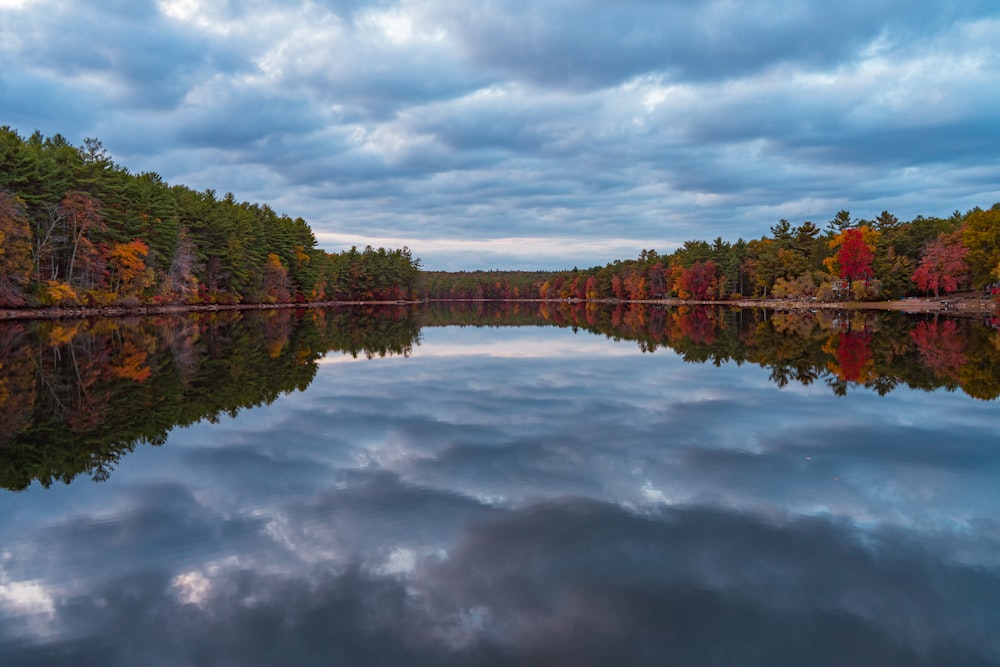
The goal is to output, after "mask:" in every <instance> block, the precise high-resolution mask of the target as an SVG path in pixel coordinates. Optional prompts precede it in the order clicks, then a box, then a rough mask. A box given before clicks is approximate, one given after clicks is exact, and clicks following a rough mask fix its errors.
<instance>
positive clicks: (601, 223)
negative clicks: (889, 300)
mask: <svg viewBox="0 0 1000 667" xmlns="http://www.w3.org/2000/svg"><path fill="white" fill-rule="evenodd" d="M998 44H1000V4H998V3H997V2H996V1H995V0H959V1H941V0H934V1H928V0H842V1H840V2H828V1H826V0H817V1H812V0H756V1H754V2H745V3H740V2H732V0H709V1H706V2H698V3H694V2H689V1H688V0H648V1H647V0H621V1H619V2H613V3H611V2H595V1H593V0H577V1H575V2H573V1H570V0H530V2H529V1H528V0H507V1H501V0H498V1H490V2H486V1H484V2H453V1H448V0H400V1H393V0H311V1H310V0H307V1H295V0H280V1H279V0H246V1H243V2H239V1H236V0H228V1H227V0H216V1H210V0H0V64H2V66H0V125H9V126H11V127H13V128H14V129H16V130H18V131H19V132H21V134H22V135H24V136H26V135H28V134H30V133H31V132H33V131H34V130H40V131H41V132H42V133H43V134H45V135H47V136H50V135H52V134H55V133H61V134H62V135H63V136H65V137H66V138H67V139H68V140H69V141H70V142H72V143H74V144H76V145H81V144H82V142H83V140H84V138H86V137H96V138H98V139H100V140H101V141H102V142H103V143H104V146H105V147H106V148H107V149H108V151H109V152H110V153H111V155H112V157H113V158H114V159H115V161H116V162H117V163H118V164H120V165H122V166H125V167H127V168H128V169H130V170H131V171H134V172H143V171H155V172H157V173H159V174H160V175H161V176H163V178H165V179H166V180H167V181H168V182H170V183H171V184H182V185H186V186H188V187H191V188H194V189H196V190H204V189H209V188H210V189H214V190H216V191H217V192H219V193H220V194H222V193H225V192H233V193H234V194H235V195H236V196H237V198H238V199H240V200H246V201H259V202H267V203H269V204H271V206H272V207H273V208H274V209H275V210H277V211H279V212H281V213H287V214H288V215H291V216H302V217H303V218H305V219H306V220H307V221H308V222H309V223H310V225H311V226H312V228H313V230H314V231H315V232H316V236H317V240H318V243H319V245H320V247H322V248H324V249H326V250H329V251H339V250H343V249H346V248H348V247H350V246H351V245H359V246H363V245H366V244H371V245H374V246H380V245H384V246H387V247H399V246H402V245H407V246H409V247H410V248H411V249H412V250H413V253H414V255H416V256H417V257H420V258H421V259H422V262H423V266H424V268H427V269H444V270H456V269H475V268H483V269H492V268H510V269H515V268H518V269H562V268H571V267H572V266H577V265H578V266H580V267H585V266H592V265H599V264H605V263H607V262H609V261H612V260H614V259H625V258H630V257H635V256H637V255H638V253H639V251H640V250H641V249H643V248H655V249H656V250H658V251H660V252H661V253H665V252H669V251H671V250H673V249H674V248H676V247H677V246H678V245H680V244H682V243H683V242H684V241H686V240H691V239H705V240H711V239H714V238H716V237H718V236H721V237H722V238H723V239H726V240H729V241H735V240H736V239H737V238H738V237H743V238H746V239H749V238H757V237H759V236H761V235H763V234H765V233H768V231H769V228H770V227H771V226H772V225H773V224H775V223H776V222H777V221H778V220H779V219H782V218H786V219H788V220H790V221H791V222H793V223H795V224H800V223H801V222H803V221H805V220H812V221H814V222H816V223H817V224H819V225H820V226H823V225H825V223H826V222H827V221H829V220H830V219H832V218H833V216H834V215H835V214H836V213H837V211H839V210H841V209H847V210H849V211H850V212H851V214H852V216H854V217H857V218H869V219H871V218H874V217H875V216H876V215H878V214H879V213H880V212H881V211H883V210H889V211H890V212H892V213H894V214H895V215H897V216H898V217H899V218H900V219H902V220H909V219H912V218H913V217H915V216H917V215H926V216H948V215H950V214H951V213H952V212H953V211H955V210H959V211H963V212H964V211H966V210H968V209H970V208H972V207H974V206H982V207H984V208H985V207H988V206H991V205H992V204H993V203H995V202H997V201H1000V114H998V113H997V109H998V108H1000V47H998V46H997V45H998Z"/></svg>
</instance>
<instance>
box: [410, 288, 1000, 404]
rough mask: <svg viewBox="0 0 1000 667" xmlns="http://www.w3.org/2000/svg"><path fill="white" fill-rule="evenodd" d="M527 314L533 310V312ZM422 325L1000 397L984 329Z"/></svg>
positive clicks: (443, 310) (602, 314)
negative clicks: (614, 344) (547, 331)
mask: <svg viewBox="0 0 1000 667" xmlns="http://www.w3.org/2000/svg"><path fill="white" fill-rule="evenodd" d="M532 307H533V308H532ZM421 320H422V321H423V322H424V323H425V324H429V325H443V324H475V323H477V322H478V323H480V324H483V323H489V324H491V325H496V324H498V323H501V322H509V323H511V324H535V325H538V324H552V325H556V326H562V327H574V328H576V329H584V330H587V331H591V332H594V333H599V334H603V335H605V336H607V337H609V338H612V339H615V340H633V341H635V342H636V343H637V344H638V345H639V348H640V349H641V350H642V351H643V352H655V351H656V350H657V349H659V348H661V347H666V348H669V349H672V350H674V351H675V352H677V353H678V354H680V355H681V356H682V357H683V358H684V360H685V361H690V362H696V363H704V362H712V363H713V364H715V365H719V364H722V363H726V362H735V363H737V364H741V363H747V362H749V363H755V364H758V365H760V366H762V367H764V368H767V369H769V370H770V378H771V381H772V382H774V383H775V384H776V385H777V386H779V387H785V386H787V385H789V384H790V383H798V384H802V385H810V384H813V383H814V382H816V381H818V380H822V381H823V382H825V384H826V385H827V386H829V387H830V389H831V390H832V391H833V392H834V393H835V394H837V395H844V394H846V393H847V392H848V391H849V390H850V389H851V388H852V387H865V388H867V389H870V390H872V391H874V392H876V393H878V394H879V395H884V394H887V393H889V392H891V391H893V390H894V389H895V388H896V387H898V386H900V385H904V386H909V387H911V388H915V389H922V390H928V391H930V390H933V389H938V388H944V389H947V390H955V389H962V390H963V391H964V392H965V393H967V394H968V395H970V396H973V397H975V398H980V399H984V400H993V399H995V398H997V397H998V396H1000V330H998V329H997V327H996V326H991V323H990V322H989V321H987V322H980V321H978V320H974V319H954V318H942V317H940V316H937V315H933V316H912V315H905V314H902V313H893V312H878V311H831V310H819V311H816V312H811V311H809V310H792V311H785V312H776V311H770V310H766V309H737V308H728V307H712V306H681V307H678V308H669V307H665V306H659V305H650V304H640V303H625V302H617V303H615V302H608V303H599V302H593V301H591V302H586V303H585V302H573V301H564V302H551V301H550V302H539V303H523V302H522V303H508V302H493V303H484V302H478V303H475V304H463V303H447V304H433V305H432V307H431V308H430V309H428V310H426V311H422V313H421Z"/></svg>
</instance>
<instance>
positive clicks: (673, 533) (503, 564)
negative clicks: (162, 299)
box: [0, 306, 1000, 666]
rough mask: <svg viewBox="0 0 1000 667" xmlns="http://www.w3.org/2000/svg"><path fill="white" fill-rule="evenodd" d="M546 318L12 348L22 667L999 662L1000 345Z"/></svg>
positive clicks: (957, 325)
mask: <svg viewBox="0 0 1000 667" xmlns="http://www.w3.org/2000/svg"><path fill="white" fill-rule="evenodd" d="M537 308H538V307H537V306H530V307H525V309H523V310H521V309H512V308H510V307H508V308H506V309H501V310H498V311H495V312H494V311H483V310H480V311H479V312H469V311H468V310H464V309H462V308H457V307H456V308H455V309H451V310H447V309H446V310H439V311H435V312H434V313H418V312H414V311H410V310H401V309H400V310H394V311H366V312H363V313H358V312H327V313H319V314H318V313H292V312H291V311H284V312H276V313H271V314H269V315H259V314H256V313H250V314H245V315H231V316H221V315H220V316H212V317H209V316H203V317H197V318H171V319H167V320H132V321H128V322H116V323H107V322H105V323H100V322H77V323H44V324H41V325H36V324H31V325H29V324H18V325H5V327H6V328H4V329H0V344H2V345H4V346H5V347H2V348H0V349H2V350H3V351H2V352H0V362H2V364H3V366H2V368H0V379H2V383H0V404H2V408H3V416H2V417H0V419H2V420H4V421H3V424H2V426H0V429H3V430H2V431H0V453H2V459H0V465H2V466H3V469H2V471H0V481H2V482H3V486H4V487H5V488H4V489H0V517H3V518H2V519H0V664H3V665H34V664H38V665H130V666H131V665H151V666H155V665H234V666H236V665H240V666H243V665H331V664H338V665H339V664H345V665H451V664H454V665H479V664H483V665H487V664H488V665H507V664H516V665H528V664H539V665H590V664H595V665H604V664H607V665H646V664H648V665H663V664H677V665H997V664H1000V520H998V513H997V508H998V507H1000V403H998V402H997V401H996V400H995V394H994V393H993V392H994V391H995V390H997V388H998V387H1000V378H998V371H997V368H998V366H997V365H994V361H993V360H994V359H995V358H996V355H997V354H1000V331H998V330H996V329H994V328H991V327H990V326H986V325H983V324H981V323H979V322H967V321H948V320H940V319H937V320H935V319H932V318H906V317H895V318H877V317H875V316H858V315H854V316H843V317H836V316H832V315H823V314H820V315H819V316H818V318H817V317H814V316H813V315H811V314H804V315H794V316H786V315H777V316H776V315H775V314H767V313H759V312H758V313H735V312H725V313H723V312H718V311H706V312H700V311H698V312H680V313H679V312H676V311H656V312H646V311H644V312H618V313H617V314H615V312H612V311H607V312H605V311H593V310H592V311H591V312H589V313H588V312H587V311H586V310H577V311H576V312H574V311H572V310H564V311H562V312H555V311H547V310H546V311H544V312H539V311H538V310H537ZM227 318H228V319H227ZM476 321H479V322H484V321H485V322H491V323H492V324H504V323H512V322H513V323H520V324H522V326H493V327H471V326H456V325H457V324H469V323H472V322H476ZM421 323H423V324H433V325H434V326H424V327H423V328H420V324H421ZM546 324H559V325H565V326H545V325H546ZM570 325H575V326H576V328H570ZM73 327H76V328H75V329H74V328H73ZM588 329H589V330H588ZM636 341H638V344H637V342H636ZM979 346H984V347H982V348H980V347H979ZM644 350H646V351H644ZM649 350H655V351H653V352H650V351H649ZM765 350H768V351H769V352H768V353H767V354H769V355H771V356H765ZM694 361H699V362H702V361H703V362H705V363H693V362H694ZM984 399H988V400H984ZM95 480H97V481H95Z"/></svg>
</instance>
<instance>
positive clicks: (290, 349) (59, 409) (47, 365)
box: [0, 307, 419, 490]
mask: <svg viewBox="0 0 1000 667" xmlns="http://www.w3.org/2000/svg"><path fill="white" fill-rule="evenodd" d="M418 338H419V329H418V326H417V324H416V320H415V318H414V314H413V311H412V309H410V308H404V307H383V308H367V309H363V308H343V309H337V310H291V309H274V310H264V311H224V312H212V313H197V314H186V315H174V316H161V317H155V318H128V319H121V320H110V319H104V320H73V321H42V322H33V323H27V322H16V323H5V324H3V325H2V326H0V486H3V487H4V488H7V489H11V490H19V489H24V488H26V487H27V486H28V485H30V484H31V482H32V481H36V480H37V481H38V482H39V483H41V484H42V485H43V486H49V485H50V484H52V483H53V482H54V481H63V482H69V481H71V480H72V479H74V478H75V477H76V476H77V475H80V474H89V475H91V477H93V478H94V479H95V480H101V479H106V478H107V476H108V475H109V474H110V471H112V470H113V469H114V468H115V465H116V464H117V463H118V461H119V460H120V459H121V457H122V456H123V455H125V454H126V453H128V452H130V451H132V450H133V449H134V448H135V447H136V446H137V445H139V444H152V445H159V444H162V443H163V442H165V441H166V437H167V434H168V433H169V431H170V430H171V429H173V428H174V427H176V426H184V425H189V424H193V423H195V422H198V421H201V420H209V421H217V420H218V419H220V418H221V417H222V416H223V415H234V414H236V413H237V412H238V411H239V410H241V409H243V408H246V407H251V406H258V405H263V404H269V403H271V402H273V401H274V400H275V399H276V398H278V397H279V396H281V395H282V394H285V393H289V392H292V391H296V390H302V389H305V388H306V387H307V386H308V385H309V383H310V382H311V381H312V379H313V377H314V375H315V373H316V362H317V360H318V359H319V358H320V357H322V356H323V355H324V354H326V353H328V352H343V353H346V354H351V355H352V356H355V357H356V356H359V355H364V356H366V357H369V358H371V357H374V356H388V355H408V354H410V352H411V351H412V348H413V345H414V344H415V343H416V342H417V341H418Z"/></svg>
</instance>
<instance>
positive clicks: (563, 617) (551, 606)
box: [0, 500, 1000, 666]
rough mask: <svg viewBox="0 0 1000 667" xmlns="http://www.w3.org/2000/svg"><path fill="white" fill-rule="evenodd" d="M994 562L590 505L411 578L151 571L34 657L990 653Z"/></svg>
mask: <svg viewBox="0 0 1000 667" xmlns="http://www.w3.org/2000/svg"><path fill="white" fill-rule="evenodd" d="M998 594H1000V579H998V577H997V575H996V572H995V571H986V570H980V569H976V568H972V567H967V566H963V565H960V564H954V563H943V562H942V561H941V560H940V559H939V556H938V554H936V553H935V552H934V551H933V550H928V549H925V548H921V547H917V546H915V545H912V544H909V543H907V542H906V541H905V540H901V539H899V538H898V536H894V535H892V534H869V535H866V536H864V537H862V536H860V535H858V534H856V533H855V532H854V531H852V530H850V529H848V528H846V527H845V526H842V525H839V524H837V523H831V522H826V521H809V522H802V521H799V522H784V521H778V522H762V521H759V520H756V519H753V518H749V517H746V516H742V515H740V514H736V513H725V512H704V511H693V510H677V511H671V512H665V513H662V514H657V515H646V516H638V515H634V514H629V513H627V512H625V511H623V510H621V509H619V508H616V507H613V506H609V505H604V504H600V503H593V502H589V501H583V500H565V501H561V502H557V503H551V504H546V505H537V506H532V507H528V508H525V509H524V510H521V511H517V512H513V513H510V514H508V515H506V516H503V517H498V518H496V519H494V520H489V521H484V522H478V523H476V524H474V525H472V526H471V527H470V528H469V530H468V532H467V533H466V534H465V535H464V537H462V538H461V539H460V540H459V542H458V543H457V544H456V545H455V546H454V548H453V549H451V550H450V552H449V554H448V556H447V558H444V559H431V560H428V561H427V562H426V563H424V564H423V565H421V566H420V567H419V568H418V569H417V570H416V571H415V572H414V573H413V574H412V575H411V576H409V577H406V578H398V577H395V576H388V577H387V576H379V575H377V574H375V573H372V572H369V571H366V570H365V569H364V568H360V567H357V566H348V567H346V568H339V569H327V568H324V567H318V568H308V569H306V570H304V571H301V572H298V573H296V574H294V575H285V574H266V573H263V572H260V571H255V570H251V569H238V568H237V569H227V570H225V571H223V572H221V573H218V574H217V575H215V576H213V577H212V579H211V582H210V587H209V589H208V590H207V591H205V592H204V593H203V595H202V596H201V597H200V598H199V599H198V600H185V599H184V598H183V595H182V594H180V593H179V592H178V590H177V587H176V582H175V580H174V579H173V578H172V577H170V576H169V575H167V574H166V573H164V572H162V571H160V570H157V569H154V568H149V569H145V570H144V571H143V572H142V573H137V574H134V575H131V576H124V577H119V578H116V579H115V580H113V581H111V582H109V584H107V585H102V586H101V587H99V588H97V589H95V590H89V591H87V592H86V594H85V595H80V596H78V597H74V598H72V599H70V600H68V601H66V602H65V603H63V604H61V605H60V606H59V608H58V610H57V620H58V623H59V626H60V627H62V628H64V634H63V636H64V637H66V638H67V639H65V640H57V641H54V642H50V643H48V644H47V645H45V646H41V645H36V644H34V643H33V642H24V643H20V644H5V645H3V646H2V648H0V657H3V658H4V659H5V661H6V662H8V663H10V662H11V661H13V663H15V664H35V663H36V662H40V661H42V660H44V661H46V664H74V665H86V664H101V665H125V664H140V663H141V664H149V665H157V664H177V663H184V664H193V665H200V664H213V665H229V664H232V665H264V664H276V663H277V662H279V661H280V662H281V663H282V664H296V665H311V664H330V663H331V662H335V663H341V662H343V663H345V664H383V665H393V664H406V665H423V664H434V665H448V664H465V665H480V664H482V665H502V664H543V663H544V664H608V663H609V662H613V663H617V664H635V665H645V664H650V665H652V664H663V663H664V662H680V663H685V664H726V663H728V662H733V661H738V662H740V664H746V665H800V664H813V665H840V664H847V663H850V664H880V665H908V666H909V665H940V664H963V665H988V664H992V663H993V662H995V661H996V660H997V659H998V657H1000V644H998V642H997V639H996V636H995V632H993V631H992V630H994V629H995V627H996V622H997V618H996V609H995V605H994V604H993V601H994V600H995V599H996V596H997V595H998Z"/></svg>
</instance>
